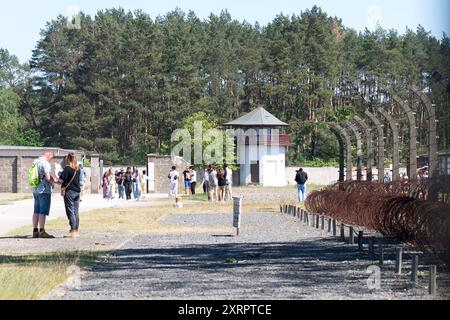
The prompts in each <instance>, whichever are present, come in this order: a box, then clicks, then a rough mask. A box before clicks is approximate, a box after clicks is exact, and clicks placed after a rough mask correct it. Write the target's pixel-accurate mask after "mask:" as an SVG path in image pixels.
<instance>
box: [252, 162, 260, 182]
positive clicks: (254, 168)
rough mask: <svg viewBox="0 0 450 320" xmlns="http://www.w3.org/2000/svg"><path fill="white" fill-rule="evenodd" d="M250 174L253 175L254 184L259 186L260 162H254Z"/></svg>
mask: <svg viewBox="0 0 450 320" xmlns="http://www.w3.org/2000/svg"><path fill="white" fill-rule="evenodd" d="M250 172H251V175H252V183H257V184H259V183H260V182H259V161H255V162H253V161H252V164H251V165H250Z"/></svg>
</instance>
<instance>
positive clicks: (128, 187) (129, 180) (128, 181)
mask: <svg viewBox="0 0 450 320" xmlns="http://www.w3.org/2000/svg"><path fill="white" fill-rule="evenodd" d="M123 184H124V186H125V193H126V195H127V200H130V199H131V192H133V189H132V185H133V173H132V172H131V168H129V167H128V168H127V172H125V178H124V181H123Z"/></svg>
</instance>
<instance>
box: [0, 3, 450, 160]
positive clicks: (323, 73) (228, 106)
mask: <svg viewBox="0 0 450 320" xmlns="http://www.w3.org/2000/svg"><path fill="white" fill-rule="evenodd" d="M81 26H82V28H81V29H79V30H72V29H68V28H67V24H66V18H64V17H62V16H59V17H56V18H55V19H54V20H52V21H50V22H48V23H47V25H46V27H45V28H44V30H42V33H41V38H40V39H39V41H38V43H37V44H36V48H35V50H34V54H33V57H32V59H31V61H30V67H31V70H28V69H27V68H26V67H25V66H21V65H20V64H19V63H18V61H17V59H16V58H15V57H13V56H11V55H10V54H9V53H8V52H7V51H6V50H4V49H3V50H1V49H0V90H10V91H9V92H7V93H6V98H5V93H4V92H3V93H2V94H1V95H3V97H1V95H0V99H2V100H1V101H2V102H1V103H2V105H1V106H0V107H1V109H0V110H1V111H0V112H2V113H1V116H2V120H3V119H6V121H2V123H1V124H0V143H5V141H9V142H11V140H12V138H14V137H16V136H17V133H18V132H21V131H25V130H26V129H29V128H32V129H34V130H37V131H38V132H39V134H40V136H41V138H39V139H38V138H36V141H43V143H44V144H45V145H50V144H51V145H58V146H60V147H65V148H76V149H84V150H86V151H88V152H92V153H94V152H95V153H100V154H101V157H102V158H103V159H105V160H106V161H107V163H114V162H128V161H130V162H143V161H145V159H146V154H148V153H163V154H169V153H170V147H171V135H172V133H173V132H174V130H176V129H178V128H187V129H188V130H191V129H192V127H191V125H192V123H193V122H195V120H196V119H203V120H205V121H206V124H205V128H206V127H208V126H210V127H215V126H216V125H218V124H221V123H224V122H227V121H229V120H232V119H234V118H236V117H238V116H241V115H242V114H244V113H246V112H249V111H251V110H253V109H254V108H256V107H258V106H264V107H265V108H266V109H267V110H268V111H269V112H271V113H273V114H274V115H275V116H276V117H278V118H280V119H281V120H283V121H285V122H288V123H289V124H290V132H289V133H290V135H291V138H292V142H293V144H294V146H293V147H292V148H290V149H289V151H288V154H287V156H288V158H287V159H288V161H290V162H291V163H298V162H304V161H313V162H317V161H319V160H318V159H321V160H322V161H324V162H325V163H326V162H332V161H336V160H337V157H338V144H337V140H336V137H335V136H334V135H333V134H331V133H330V132H329V129H328V127H326V124H327V123H329V122H333V121H337V122H340V121H344V120H347V119H349V118H351V117H352V116H353V115H354V114H362V113H363V112H364V110H365V109H366V108H369V109H371V110H372V111H373V110H376V109H377V108H378V107H379V105H380V104H381V102H382V100H383V97H384V96H383V93H382V92H381V91H380V90H379V88H387V89H390V90H393V91H394V92H397V93H398V95H399V96H402V97H405V98H407V97H408V96H407V94H408V86H409V85H411V84H414V85H416V86H418V87H420V88H428V89H429V90H427V91H428V95H429V97H430V99H431V100H432V102H433V103H435V104H436V109H437V110H436V115H437V118H438V119H439V123H438V133H437V135H438V136H439V137H440V138H439V140H438V143H439V149H448V148H450V108H449V100H448V93H447V92H446V89H445V88H444V87H443V86H442V85H441V84H440V83H439V82H438V81H435V80H433V78H432V77H431V75H432V74H433V73H434V72H435V71H437V72H439V73H440V74H441V75H443V76H444V78H446V77H448V76H449V75H450V67H449V65H450V64H449V57H450V45H449V43H450V41H449V38H448V36H447V35H445V34H444V35H443V37H442V39H436V38H435V37H433V36H431V35H430V33H429V32H428V31H427V30H425V29H424V28H423V27H421V26H418V28H417V29H416V30H415V31H414V30H407V31H406V33H405V34H399V33H398V32H397V31H395V30H384V29H382V28H378V29H377V30H375V31H369V30H365V31H364V32H360V33H357V32H356V31H354V30H352V29H350V28H347V27H345V26H344V25H343V23H342V21H341V20H340V19H338V18H336V17H331V16H328V15H327V14H326V13H325V12H323V11H322V10H321V9H320V8H319V7H317V6H313V7H312V8H311V9H310V10H305V11H304V12H301V13H300V14H299V15H295V14H294V15H292V16H286V15H283V14H280V15H278V16H276V17H275V18H274V19H273V20H272V21H271V22H270V23H269V24H268V25H267V26H265V27H260V26H259V24H257V23H256V24H255V25H251V24H249V23H247V22H239V21H236V20H233V19H232V17H231V15H230V14H229V13H228V12H227V11H223V12H221V13H220V14H219V15H214V14H211V15H210V16H209V18H208V19H206V20H203V21H202V20H200V19H199V18H198V17H196V15H195V14H194V13H193V12H188V13H185V12H183V11H181V10H179V9H177V10H175V11H172V12H169V13H167V14H166V15H164V16H159V17H157V18H156V19H152V18H151V17H150V16H149V15H148V14H146V13H144V12H142V11H135V12H126V11H125V10H123V9H110V10H102V11H99V12H98V13H97V14H96V15H95V16H93V17H91V16H89V15H85V14H82V15H81ZM14 94H15V95H16V97H14ZM17 97H19V99H17ZM363 101H365V102H364V103H363ZM412 103H413V104H414V105H413V108H414V109H415V111H416V113H417V124H418V126H419V131H418V137H419V142H420V143H419V145H418V146H419V151H420V148H421V147H422V146H423V145H426V139H427V138H426V129H425V128H426V125H425V121H426V113H425V112H424V110H423V109H422V106H420V105H418V104H415V102H412ZM5 110H6V111H5ZM396 112H397V114H396V115H395V116H396V118H398V119H399V122H400V127H401V128H402V132H401V134H402V136H403V137H404V138H405V137H406V138H407V126H405V123H406V119H405V117H404V115H403V114H401V113H399V112H398V111H396ZM18 114H19V115H20V116H18ZM388 138H389V137H388ZM387 148H388V151H389V145H388V146H387Z"/></svg>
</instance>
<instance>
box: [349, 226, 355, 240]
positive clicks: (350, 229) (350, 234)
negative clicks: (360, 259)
mask: <svg viewBox="0 0 450 320" xmlns="http://www.w3.org/2000/svg"><path fill="white" fill-rule="evenodd" d="M354 243H355V234H354V233H353V227H350V228H349V237H348V244H354Z"/></svg>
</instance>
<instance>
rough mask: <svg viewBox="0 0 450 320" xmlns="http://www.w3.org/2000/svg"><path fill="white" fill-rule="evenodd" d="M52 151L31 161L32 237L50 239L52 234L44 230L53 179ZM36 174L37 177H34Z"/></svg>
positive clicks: (29, 177) (48, 211) (29, 176)
mask: <svg viewBox="0 0 450 320" xmlns="http://www.w3.org/2000/svg"><path fill="white" fill-rule="evenodd" d="M52 159H53V152H50V151H46V152H44V154H43V155H42V156H41V157H40V158H39V159H37V160H35V161H34V162H33V167H31V169H30V171H29V174H28V180H29V184H30V185H31V186H32V187H34V191H33V197H34V213H33V238H43V239H52V238H54V236H52V235H49V234H48V233H47V232H45V221H46V219H47V216H48V215H49V214H50V205H51V200H52V189H53V183H54V179H53V177H52V176H51V175H50V173H51V168H52V167H51V164H50V161H52ZM36 175H37V177H36Z"/></svg>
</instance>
